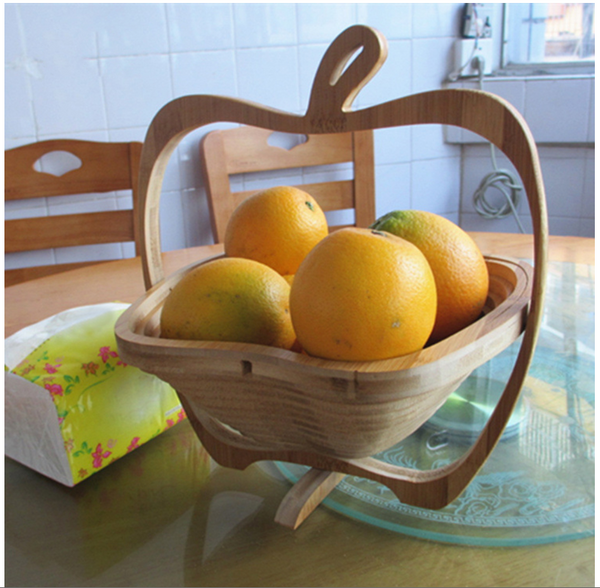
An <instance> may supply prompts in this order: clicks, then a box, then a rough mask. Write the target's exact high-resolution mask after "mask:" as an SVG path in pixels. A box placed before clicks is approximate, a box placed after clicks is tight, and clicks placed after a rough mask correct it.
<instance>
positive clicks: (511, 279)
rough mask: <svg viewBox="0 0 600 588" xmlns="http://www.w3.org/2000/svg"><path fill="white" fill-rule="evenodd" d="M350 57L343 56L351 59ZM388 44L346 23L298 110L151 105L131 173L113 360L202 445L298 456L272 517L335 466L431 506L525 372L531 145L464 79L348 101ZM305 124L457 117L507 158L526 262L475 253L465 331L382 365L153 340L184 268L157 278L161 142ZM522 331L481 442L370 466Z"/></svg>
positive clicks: (535, 170) (452, 487)
mask: <svg viewBox="0 0 600 588" xmlns="http://www.w3.org/2000/svg"><path fill="white" fill-rule="evenodd" d="M358 51H360V54H359V55H358V56H357V57H356V59H355V60H354V61H353V62H352V63H350V65H348V67H347V68H346V69H344V68H345V66H346V64H347V63H348V62H349V59H350V57H352V56H353V55H355V54H356V53H357V52H358ZM386 54H387V48H386V41H385V39H384V38H383V36H382V35H381V34H380V33H378V32H377V31H375V30H374V29H371V28H368V27H364V26H353V27H351V28H349V29H347V30H345V31H344V32H343V33H342V34H341V35H340V36H339V37H337V38H336V39H335V40H334V42H333V43H332V44H331V46H330V47H329V49H328V50H327V52H326V54H325V56H324V58H323V60H322V61H321V64H320V66H319V69H318V71H317V74H316V77H315V80H314V84H313V89H312V93H311V97H310V102H309V106H308V110H307V112H306V114H305V115H303V116H298V115H293V114H287V113H283V112H279V111H275V110H272V109H269V108H266V107H261V106H259V105H256V104H253V103H250V102H246V101H243V100H236V99H230V98H224V97H217V96H185V97H183V98H178V99H176V100H174V101H172V102H170V103H168V104H167V105H166V106H164V107H163V108H162V109H161V110H160V111H159V112H158V114H157V115H156V117H155V118H154V120H153V121H152V124H151V125H150V128H149V130H148V134H147V137H146V140H145V143H144V148H143V152H142V161H141V172H140V195H141V200H142V202H141V219H140V224H141V229H142V235H143V243H142V252H141V253H142V258H143V266H144V278H145V281H146V287H147V289H148V291H147V293H146V295H145V296H143V297H142V298H141V299H139V300H138V301H137V302H136V303H134V304H133V305H132V306H131V307H130V308H129V309H128V310H127V311H126V312H125V313H124V314H123V315H122V317H121V319H120V320H119V321H118V323H117V325H116V335H117V341H118V346H119V352H120V354H121V357H122V358H123V359H124V361H126V362H128V363H130V364H132V365H135V366H137V367H139V368H141V369H143V370H145V371H147V372H150V373H153V374H155V375H157V376H158V377H160V378H162V379H163V380H165V381H167V382H169V383H170V384H171V385H172V386H173V387H174V388H175V389H176V390H177V393H178V394H179V397H180V399H181V402H182V404H183V406H184V408H185V410H186V413H187V415H188V418H189V419H190V422H191V424H192V426H193V427H194V429H195V431H196V433H197V435H198V437H199V438H200V440H201V441H202V443H203V445H204V446H205V447H206V449H207V450H208V452H209V453H210V454H211V456H212V457H213V458H214V459H215V460H216V461H217V462H218V463H220V464H221V465H223V466H227V467H233V468H238V469H244V468H246V467H247V466H248V465H249V464H251V463H253V462H256V461H261V460H279V461H287V462H293V463H298V464H304V465H307V466H310V467H311V469H310V470H309V471H308V473H307V474H306V475H305V476H304V477H303V478H302V479H301V480H299V481H298V483H297V484H296V485H295V486H294V487H293V488H292V489H291V490H290V492H289V493H288V495H287V496H286V497H285V499H284V500H283V502H282V504H281V506H280V508H279V511H278V513H277V515H276V520H277V521H278V522H280V523H281V524H284V525H287V526H290V527H292V528H296V527H297V526H298V525H299V524H300V523H301V522H302V520H304V518H306V516H308V515H309V514H310V512H312V510H314V508H315V507H316V506H317V505H318V504H319V503H320V502H321V501H322V499H323V498H324V497H325V496H326V495H327V494H328V492H329V491H331V489H333V488H334V487H335V485H336V484H337V483H338V482H339V480H340V479H341V478H342V477H343V476H344V475H345V474H351V475H358V476H362V477H366V478H369V479H372V480H376V481H378V482H381V483H383V484H385V485H386V486H388V487H389V488H390V489H391V490H392V491H393V492H394V493H395V494H396V495H397V496H398V498H399V499H400V500H401V501H403V502H405V503H408V504H412V505H415V506H420V507H425V508H442V507H443V506H445V505H447V504H448V503H450V502H451V501H452V500H454V499H455V498H456V497H457V496H458V495H459V494H460V493H461V492H462V491H463V489H464V488H465V487H466V486H467V484H468V483H469V482H470V480H471V479H472V478H473V477H474V476H475V474H476V473H477V471H478V470H479V468H480V467H481V465H482V464H483V463H484V461H485V460H486V459H487V456H488V455H489V454H490V452H491V451H492V449H493V447H494V446H495V444H496V443H497V441H498V439H499V438H500V435H501V434H502V431H503V429H504V427H505V425H506V423H507V421H508V418H509V416H510V414H511V412H512V410H513V407H514V405H515V403H516V401H517V398H518V395H519V392H520V390H521V387H522V384H523V381H524V378H525V375H526V373H527V370H528V368H529V364H530V362H531V358H532V356H533V351H534V348H535V342H536V339H537V334H538V330H539V325H540V321H541V315H542V305H543V292H544V283H545V273H546V247H547V217H546V210H545V197H544V189H543V183H542V178H541V173H540V165H539V160H538V155H537V150H536V147H535V144H534V141H533V138H532V136H531V134H530V132H529V129H528V127H527V125H526V123H525V122H524V121H523V119H522V118H521V116H520V115H519V113H518V112H517V111H516V110H515V109H514V108H513V107H512V106H511V105H510V104H508V103H507V102H505V101H504V100H502V99H500V98H498V97H496V96H494V95H491V94H488V93H486V92H481V91H475V90H437V91H432V92H426V93H423V94H418V95H412V96H407V97H405V98H400V99H397V100H394V101H391V102H387V103H385V104H381V105H378V106H374V107H371V108H367V109H364V110H359V111H352V110H351V104H352V101H353V99H354V97H355V96H356V94H357V93H358V91H359V90H360V89H361V88H362V87H363V86H364V84H366V83H367V81H368V80H369V79H370V78H371V77H372V76H373V75H374V74H375V72H376V71H377V70H378V69H379V67H381V64H382V63H383V61H384V60H385V57H386ZM225 121H227V122H234V123H241V124H247V125H252V126H257V127H262V128H267V129H271V130H273V131H280V132H289V133H298V134H317V133H332V132H347V131H359V130H366V129H377V128H384V127H394V126H400V125H413V124H445V125H455V126H459V127H463V128H465V129H468V130H470V131H473V132H475V133H478V134H479V135H481V136H483V137H484V138H485V139H487V140H488V141H490V142H491V143H493V144H494V145H496V146H497V147H498V148H499V149H501V150H502V151H503V152H504V153H505V154H506V156H507V157H508V158H509V159H510V160H511V161H512V163H513V164H514V165H515V167H516V169H517V171H518V172H519V174H520V176H521V179H522V181H523V185H524V188H525V190H526V193H527V198H528V201H529V207H530V211H531V215H532V218H533V227H534V269H533V270H532V268H531V267H529V266H528V265H527V264H523V263H518V262H516V261H514V260H510V259H503V258H498V257H487V258H486V261H487V264H488V269H489V273H490V290H489V296H488V301H487V305H486V311H485V314H484V316H483V317H482V318H480V319H479V320H478V321H476V322H475V323H473V324H472V325H471V326H469V327H467V328H466V329H463V330H462V331H460V332H459V333H456V334H455V335H453V336H452V337H449V338H447V339H445V340H443V341H441V342H439V343H437V344H436V345H433V346H430V347H428V348H426V349H424V350H422V351H420V352H417V353H412V354H410V355H406V356H403V357H398V358H394V359H389V360H382V361H371V362H341V361H329V360H322V359H318V358H314V357H309V356H307V355H304V354H299V353H294V352H291V351H286V350H282V349H276V348H271V347H264V346H260V345H249V344H242V343H221V342H192V341H174V340H167V339H161V338H160V326H159V323H160V312H161V308H162V304H163V301H164V299H165V297H166V296H167V295H168V293H169V291H170V290H171V288H172V287H173V286H174V285H175V284H176V283H177V282H178V281H179V280H180V279H181V278H182V276H183V275H184V274H185V273H186V272H188V271H190V269H191V267H193V266H190V267H188V268H184V269H182V270H180V271H179V272H177V273H175V274H173V275H172V276H170V277H168V278H166V279H165V278H164V277H163V271H162V261H161V247H160V241H159V218H158V210H159V200H160V192H161V185H162V179H163V174H164V171H165V168H166V165H167V162H168V160H169V157H170V155H171V154H172V152H173V150H174V149H175V147H176V146H177V145H178V143H179V142H180V140H181V139H182V138H183V137H184V136H185V135H186V134H187V133H189V132H190V131H192V130H194V129H196V128H199V127H202V126H204V125H206V124H209V123H213V122H225ZM521 334H523V339H522V343H521V348H520V351H519V354H518V358H517V360H516V363H515V366H514V369H513V371H512V374H511V376H510V378H509V381H508V383H507V385H506V388H505V390H504V392H503V394H502V396H501V398H500V400H499V402H498V404H497V407H496V409H495V410H494V412H493V414H492V416H491V417H490V419H489V421H488V423H487V425H486V426H485V428H484V430H483V432H482V433H481V435H480V437H479V438H478V439H477V441H476V442H475V443H474V445H473V446H472V448H471V449H470V450H469V452H468V453H467V454H466V455H465V456H463V457H462V458H461V459H459V460H458V461H456V462H454V463H452V464H450V465H448V466H446V467H443V468H440V469H436V470H431V471H417V470H411V469H407V468H401V467H396V466H392V465H390V464H385V463H382V462H380V461H378V460H376V459H374V458H373V457H371V456H373V455H374V454H375V453H377V452H379V451H381V450H383V449H386V448H388V447H391V446H392V445H394V444H396V443H398V442H399V441H401V440H402V439H404V438H405V437H407V436H408V435H410V434H411V433H412V432H413V431H415V430H416V429H417V428H418V427H419V426H420V425H422V424H423V423H424V422H425V421H426V420H427V419H428V418H429V417H431V415H432V414H433V413H434V412H435V411H436V410H437V409H438V408H439V407H440V406H441V405H442V404H443V403H444V401H445V400H446V399H447V398H448V396H449V395H450V394H451V393H452V392H453V391H454V390H456V389H457V388H458V386H459V385H460V383H461V382H462V381H463V380H464V379H465V378H466V377H467V376H468V375H469V374H470V373H471V372H472V370H473V369H475V368H476V367H478V366H480V365H482V364H483V363H484V362H486V361H488V360H489V359H491V358H492V357H494V356H495V355H496V354H498V353H499V352H500V351H502V350H503V349H505V348H506V347H507V346H508V345H510V344H511V343H512V342H513V341H515V340H516V339H517V338H518V337H519V336H520V335H521Z"/></svg>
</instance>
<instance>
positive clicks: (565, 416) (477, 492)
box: [276, 262, 595, 546]
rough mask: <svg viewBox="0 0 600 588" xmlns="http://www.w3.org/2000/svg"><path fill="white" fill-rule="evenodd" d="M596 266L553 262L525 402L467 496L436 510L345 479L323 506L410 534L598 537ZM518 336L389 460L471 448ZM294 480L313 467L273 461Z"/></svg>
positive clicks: (429, 463) (434, 458)
mask: <svg viewBox="0 0 600 588" xmlns="http://www.w3.org/2000/svg"><path fill="white" fill-rule="evenodd" d="M594 296H595V275H594V268H593V266H588V265H581V264H573V263H559V262H553V263H550V264H549V272H548V282H547V288H546V302H545V311H544V320H543V324H542V327H541V330H540V336H539V342H538V345H537V347H536V351H535V355H534V358H533V362H532V365H531V368H530V370H529V373H528V376H527V379H526V381H525V385H524V388H523V390H522V393H521V398H520V400H519V403H518V405H517V407H516V409H515V411H514V412H513V415H512V417H511V419H510V420H509V423H508V425H507V427H506V429H505V432H504V434H503V436H502V438H501V440H500V442H499V443H498V445H497V447H496V448H495V450H494V451H493V452H492V454H491V456H490V457H489V459H488V460H487V462H486V463H485V464H484V466H483V467H482V469H481V470H480V472H479V473H478V475H477V476H476V477H475V478H474V480H473V481H472V482H471V484H470V485H469V486H468V487H467V489H466V490H465V492H463V494H462V495H461V496H459V497H458V498H457V499H456V500H455V501H454V502H453V503H451V504H450V505H448V506H446V507H445V508H443V509H440V510H429V509H423V508H417V507H412V506H408V505H405V504H402V503H400V502H399V500H398V499H397V498H396V496H395V495H394V494H393V493H392V492H391V491H390V490H389V489H388V488H386V487H385V486H383V485H381V484H378V483H376V482H373V481H370V480H366V479H364V478H358V477H355V476H346V477H345V478H344V479H343V480H342V481H341V482H340V484H339V485H338V486H337V487H336V489H335V490H334V491H333V492H332V493H331V494H330V495H329V497H328V498H327V499H325V501H324V502H323V506H324V507H326V508H330V509H332V510H334V511H337V512H338V513H340V514H342V515H344V516H348V517H351V518H353V519H356V520H359V521H362V522H364V523H367V524H370V525H375V526H377V527H381V528H385V529H388V530H390V531H393V532H398V533H403V534H406V535H410V536H415V537H420V538H425V539H430V540H435V541H441V542H446V543H456V544H463V545H465V544H466V545H495V546H503V545H504V546H509V545H511V546H515V545H532V544H541V543H550V542H556V541H567V540H571V539H577V538H581V537H585V536H590V535H593V534H594V459H595V455H594V437H595V428H594V413H595V394H594V374H595V363H594V355H595V349H594ZM519 348H520V339H519V340H518V341H517V342H515V343H514V344H513V345H511V346H510V347H508V348H507V349H506V350H505V351H504V352H502V353H501V354H499V355H497V356H496V357H495V358H493V359H492V360H491V361H489V362H488V363H486V364H484V365H483V366H481V367H480V368H478V369H476V370H475V371H474V372H473V373H472V374H471V375H470V376H469V378H467V380H465V382H464V383H463V384H462V385H461V387H460V388H459V389H458V390H457V391H456V392H455V393H454V394H452V395H451V396H450V398H449V399H448V400H447V402H446V403H445V404H444V405H443V406H442V407H441V408H440V409H439V410H438V411H437V413H436V414H435V415H434V416H433V417H432V418H431V419H430V420H429V421H428V422H427V423H426V424H425V425H423V426H422V427H421V428H420V429H419V430H418V431H416V432H415V433H414V434H412V435H411V436H409V437H408V438H406V439H405V440H403V441H402V442H401V443H399V444H397V445H395V446H394V447H391V448H390V449H388V450H386V451H384V452H382V453H380V454H378V455H377V456H376V457H377V458H378V459H381V460H383V461H386V462H389V463H393V464H395V465H400V466H403V467H411V468H416V469H435V468H438V467H441V466H443V465H446V464H448V463H451V462H452V461H454V460H456V459H457V458H459V457H460V456H461V455H462V454H463V453H465V452H466V451H467V450H468V449H469V447H470V445H471V444H472V443H473V441H474V440H475V438H476V437H477V435H478V434H479V432H480V431H481V430H482V428H483V426H484V425H485V423H486V421H487V419H488V417H489V415H490V413H491V411H492V410H493V408H494V406H495V403H496V401H497V399H498V397H499V396H500V395H501V394H502V391H503V390H504V385H505V383H506V381H507V379H508V376H509V375H510V372H511V370H512V366H513V364H514V361H515V359H516V355H517V353H518V350H519ZM276 466H277V469H278V471H279V472H280V473H281V474H282V475H283V476H284V477H285V478H286V479H288V480H289V481H291V482H296V481H297V480H298V479H299V478H300V476H301V475H302V474H303V473H304V472H305V471H306V469H307V468H306V467H304V466H298V465H295V464H288V463H277V464H276Z"/></svg>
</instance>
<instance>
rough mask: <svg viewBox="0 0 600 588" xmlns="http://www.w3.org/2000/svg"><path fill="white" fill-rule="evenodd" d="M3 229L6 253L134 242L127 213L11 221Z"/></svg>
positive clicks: (116, 212)
mask: <svg viewBox="0 0 600 588" xmlns="http://www.w3.org/2000/svg"><path fill="white" fill-rule="evenodd" d="M49 221H50V222H49ZM4 230H5V240H6V245H5V251H6V253H14V252H16V251H35V250H37V249H51V248H53V247H73V246H77V245H93V244H97V243H122V242H126V241H133V240H134V239H135V235H134V232H133V213H132V211H131V210H111V211H107V212H90V213H84V214H65V215H58V216H51V217H47V216H45V217H36V218H23V219H15V220H9V221H6V223H5V226H4Z"/></svg>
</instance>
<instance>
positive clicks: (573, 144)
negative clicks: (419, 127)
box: [446, 76, 595, 237]
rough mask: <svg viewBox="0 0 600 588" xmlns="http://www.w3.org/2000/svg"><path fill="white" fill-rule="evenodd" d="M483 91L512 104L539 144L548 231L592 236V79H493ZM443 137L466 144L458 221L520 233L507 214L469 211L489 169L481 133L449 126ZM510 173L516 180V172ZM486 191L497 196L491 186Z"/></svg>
mask: <svg viewBox="0 0 600 588" xmlns="http://www.w3.org/2000/svg"><path fill="white" fill-rule="evenodd" d="M450 86H451V87H466V88H476V87H477V83H476V82H473V81H462V82H459V83H457V84H450ZM483 89H484V90H486V91H488V92H492V93H493V94H497V95H498V96H501V97H502V98H505V99H506V100H508V101H509V102H510V103H511V104H513V105H514V106H515V107H516V108H517V110H519V112H520V113H521V114H522V115H523V116H524V118H525V120H526V121H527V124H528V125H529V127H530V129H531V132H532V134H533V136H534V138H535V140H536V143H537V145H538V152H539V156H540V162H541V167H542V176H543V179H544V185H545V189H546V199H547V206H548V218H549V228H550V233H551V234H556V235H580V236H583V237H594V235H595V233H594V200H595V190H594V184H595V178H594V176H595V167H594V160H595V157H594V152H595V148H594V137H595V132H594V125H595V104H594V97H595V80H594V78H589V77H580V78H577V77H574V76H573V77H570V78H565V79H539V80H535V79H505V80H503V79H501V78H493V79H489V80H488V79H486V80H485V82H484V86H483ZM446 136H447V138H448V139H449V140H450V141H451V142H453V143H458V144H465V145H469V146H468V147H465V148H464V149H463V160H462V164H463V176H462V190H461V192H462V195H461V216H460V222H461V225H462V226H463V227H464V228H466V229H468V230H474V231H475V230H477V231H487V230H493V231H496V230H497V231H507V232H517V231H519V230H520V229H519V226H518V224H517V223H516V221H515V220H514V219H513V218H512V217H508V218H502V219H491V220H489V219H484V218H482V217H481V216H479V215H478V214H477V213H476V212H475V211H474V209H473V205H472V199H473V194H474V192H475V190H476V189H477V187H478V185H479V183H480V182H481V180H482V179H483V178H484V176H485V175H486V174H487V173H489V172H491V171H492V169H493V167H492V162H491V159H490V151H489V147H487V146H485V141H484V140H483V139H482V137H479V136H478V135H475V134H474V133H471V132H469V131H466V130H464V129H457V128H450V127H449V128H448V129H446ZM474 144H477V145H478V146H477V147H475V146H474ZM499 161H502V165H501V166H500V167H508V168H509V169H510V170H511V172H513V173H514V168H513V167H512V166H511V165H509V164H508V162H507V161H506V159H504V158H499ZM515 177H516V178H517V179H518V176H517V175H516V174H515ZM486 194H489V195H490V198H493V197H494V194H496V196H497V197H499V198H502V197H501V196H499V195H498V192H496V191H495V190H494V189H491V190H489V191H488V192H486ZM518 210H519V214H520V216H519V218H520V219H521V222H522V224H523V226H524V227H525V229H526V230H528V231H531V221H530V218H529V212H528V210H527V206H526V204H525V201H523V203H522V205H521V206H519V209H518Z"/></svg>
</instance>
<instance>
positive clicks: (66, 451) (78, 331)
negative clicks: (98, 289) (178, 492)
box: [5, 303, 185, 486]
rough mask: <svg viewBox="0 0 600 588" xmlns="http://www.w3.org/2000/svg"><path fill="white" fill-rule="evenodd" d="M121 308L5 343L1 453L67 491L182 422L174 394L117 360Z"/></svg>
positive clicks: (72, 316)
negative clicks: (116, 337)
mask: <svg viewBox="0 0 600 588" xmlns="http://www.w3.org/2000/svg"><path fill="white" fill-rule="evenodd" d="M127 306H128V305H127V304H118V303H112V304H100V305H94V306H87V307H79V308H75V309H71V310H68V311H65V312H63V313H59V314H58V315H55V316H53V317H51V318H49V319H46V320H45V321H42V322H40V323H37V324H35V325H32V326H30V327H27V328H25V329H23V330H21V331H19V332H18V333H15V334H14V335H12V336H11V337H9V338H8V339H6V341H5V370H6V371H5V453H6V455H7V456H9V457H11V458H12V459H14V460H16V461H19V462H21V463H23V464H24V465H26V466H28V467H30V468H32V469H34V470H36V471H38V472H40V473H42V474H44V475H46V476H48V477H50V478H53V479H54V480H57V481H58V482H61V483H63V484H65V485H67V486H74V485H75V484H77V483H78V482H81V481H82V480H84V479H86V478H88V477H89V476H91V475H92V474H93V473H95V472H97V471H99V470H100V469H102V468H104V467H106V466H107V465H109V464H110V463H112V462H113V461H115V460H116V459H119V458H120V457H122V456H124V455H126V454H127V453H129V452H130V451H132V450H134V449H135V448H137V447H139V446H140V445H142V444H143V443H146V442H147V441H149V440H150V439H152V438H153V437H156V436H157V435H159V434H160V433H162V432H163V431H164V430H166V429H168V428H169V427H171V426H173V425H174V424H175V423H177V422H179V421H181V420H182V419H184V418H185V413H184V411H183V408H182V407H181V403H180V402H179V399H178V397H177V394H176V393H175V391H174V390H173V389H172V388H171V387H170V386H169V385H168V384H166V383H164V382H162V381H161V380H159V379H158V378H156V377H155V376H152V375H150V374H146V373H144V372H142V371H141V370H139V369H138V368H135V367H133V366H129V365H127V364H125V363H124V362H122V361H121V359H120V358H119V354H118V352H117V347H116V340H115V335H114V326H115V322H116V320H117V318H118V317H119V316H120V314H121V313H122V312H123V311H124V310H125V308H127Z"/></svg>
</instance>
